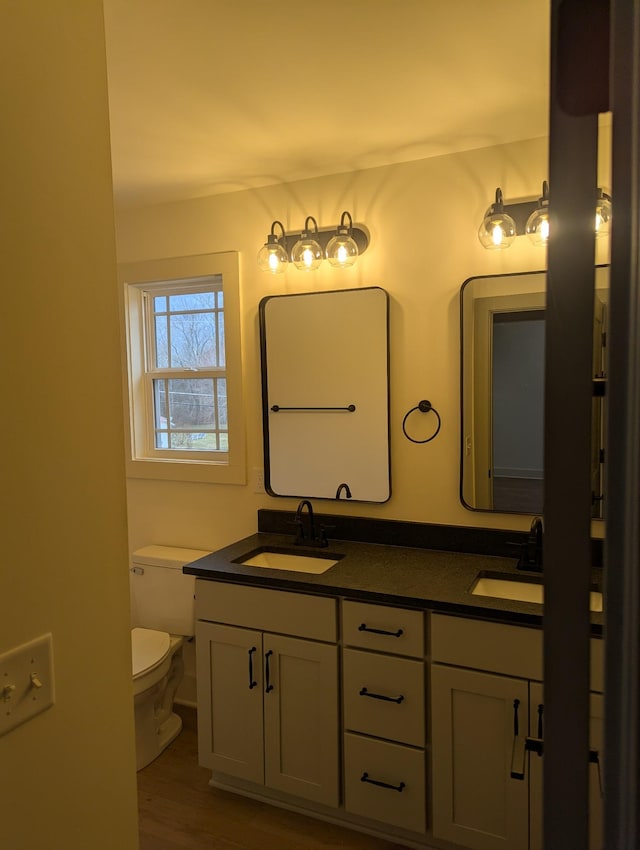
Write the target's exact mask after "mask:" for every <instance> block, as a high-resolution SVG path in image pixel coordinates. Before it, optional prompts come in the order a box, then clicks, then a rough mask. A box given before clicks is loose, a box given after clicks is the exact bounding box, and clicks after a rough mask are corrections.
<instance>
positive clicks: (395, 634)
mask: <svg viewBox="0 0 640 850" xmlns="http://www.w3.org/2000/svg"><path fill="white" fill-rule="evenodd" d="M358 631H359V632H373V634H374V635H388V636H389V637H400V635H403V634H404V631H403V630H402V629H398V631H397V632H387V631H385V629H372V628H370V627H369V626H367V624H366V623H360V625H359V626H358Z"/></svg>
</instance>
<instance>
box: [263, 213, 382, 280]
mask: <svg viewBox="0 0 640 850" xmlns="http://www.w3.org/2000/svg"><path fill="white" fill-rule="evenodd" d="M276 228H279V231H280V232H279V233H276ZM368 246H369V233H368V231H367V230H366V229H365V228H364V227H363V225H354V223H353V219H352V218H351V213H349V212H347V210H345V211H344V212H343V213H342V216H341V218H340V224H339V225H338V226H337V227H330V228H324V229H322V230H320V229H319V228H318V224H317V222H316V220H315V218H314V217H313V216H311V215H308V216H307V218H306V220H305V224H304V229H303V230H302V231H301V232H297V233H286V232H285V229H284V225H283V224H282V223H281V222H280V221H274V222H273V224H272V225H271V233H270V234H269V236H267V241H266V243H265V244H264V245H263V246H262V248H261V249H260V251H259V252H258V266H259V267H260V268H261V269H262V271H265V272H270V273H271V274H278V273H280V272H283V271H285V269H286V268H287V266H288V265H291V264H292V265H294V266H295V267H296V268H297V269H300V270H301V271H313V270H314V269H317V268H318V267H319V266H320V264H321V263H322V261H323V260H324V259H325V258H326V260H327V262H328V263H329V265H330V266H331V267H332V268H337V269H342V268H348V267H349V266H352V265H353V264H354V263H355V262H356V260H357V259H358V257H359V256H360V255H361V254H364V252H365V251H366V250H367V247H368Z"/></svg>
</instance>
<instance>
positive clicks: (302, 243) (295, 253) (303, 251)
mask: <svg viewBox="0 0 640 850" xmlns="http://www.w3.org/2000/svg"><path fill="white" fill-rule="evenodd" d="M291 261H292V262H293V264H294V266H295V267H296V268H297V269H300V271H304V272H312V271H315V270H316V269H317V268H318V266H319V265H320V263H321V262H322V248H321V247H320V244H319V243H318V242H316V240H315V239H312V238H311V236H309V235H308V234H307V233H303V234H302V236H301V238H300V239H298V241H297V242H296V244H295V245H294V246H293V248H292V250H291Z"/></svg>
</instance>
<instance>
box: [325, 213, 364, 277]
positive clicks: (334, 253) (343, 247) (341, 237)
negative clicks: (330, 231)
mask: <svg viewBox="0 0 640 850" xmlns="http://www.w3.org/2000/svg"><path fill="white" fill-rule="evenodd" d="M345 221H348V224H347V223H345ZM352 234H353V220H352V218H351V214H350V213H348V212H347V211H346V210H345V211H344V212H343V213H342V217H341V219H340V224H339V225H338V228H337V230H336V235H335V236H333V237H332V238H331V239H330V240H329V242H328V243H327V250H326V257H327V260H328V261H329V265H331V266H333V267H334V268H348V267H349V266H352V265H353V264H354V263H355V262H356V260H357V259H358V253H359V252H358V246H357V244H356V241H355V239H354V238H353V235H352Z"/></svg>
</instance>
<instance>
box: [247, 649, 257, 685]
mask: <svg viewBox="0 0 640 850" xmlns="http://www.w3.org/2000/svg"><path fill="white" fill-rule="evenodd" d="M254 652H256V648H255V646H252V647H251V649H250V650H249V690H252V689H253V688H255V687H256V685H257V684H258V683H257V682H256V681H254V678H253V653H254Z"/></svg>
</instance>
